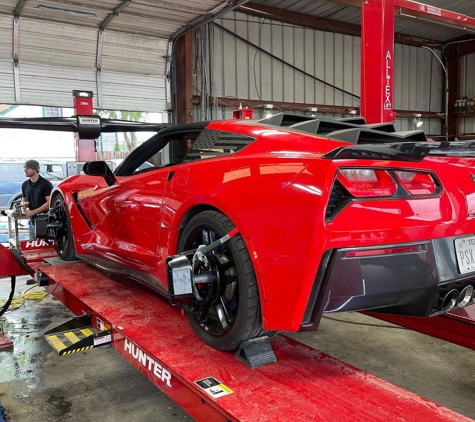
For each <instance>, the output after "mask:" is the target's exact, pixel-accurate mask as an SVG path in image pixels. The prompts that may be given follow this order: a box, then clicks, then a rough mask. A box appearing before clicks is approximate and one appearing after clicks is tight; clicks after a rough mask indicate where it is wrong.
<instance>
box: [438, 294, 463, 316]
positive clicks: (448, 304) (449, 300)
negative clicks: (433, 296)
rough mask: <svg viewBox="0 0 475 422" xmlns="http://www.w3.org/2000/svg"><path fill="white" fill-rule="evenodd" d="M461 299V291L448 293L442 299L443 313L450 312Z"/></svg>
mask: <svg viewBox="0 0 475 422" xmlns="http://www.w3.org/2000/svg"><path fill="white" fill-rule="evenodd" d="M458 297H459V291H458V290H457V289H452V290H451V291H450V292H448V293H447V294H446V295H445V296H444V298H443V299H442V306H441V308H442V312H447V311H450V310H451V309H452V308H453V307H454V306H455V305H456V304H457V299H458Z"/></svg>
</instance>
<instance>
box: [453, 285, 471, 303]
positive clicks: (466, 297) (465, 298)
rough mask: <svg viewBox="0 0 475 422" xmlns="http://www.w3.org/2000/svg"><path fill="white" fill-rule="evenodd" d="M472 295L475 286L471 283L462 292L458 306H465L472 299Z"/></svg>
mask: <svg viewBox="0 0 475 422" xmlns="http://www.w3.org/2000/svg"><path fill="white" fill-rule="evenodd" d="M472 296H473V286H472V285H470V284H469V285H468V286H466V287H465V288H464V289H463V290H462V291H461V292H460V295H459V298H458V300H457V306H459V307H460V308H463V307H464V306H466V305H468V302H470V301H471V300H472Z"/></svg>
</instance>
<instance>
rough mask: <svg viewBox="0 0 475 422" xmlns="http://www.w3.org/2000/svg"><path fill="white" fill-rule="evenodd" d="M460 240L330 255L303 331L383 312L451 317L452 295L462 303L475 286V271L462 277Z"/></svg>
mask: <svg viewBox="0 0 475 422" xmlns="http://www.w3.org/2000/svg"><path fill="white" fill-rule="evenodd" d="M455 239H456V238H455V237H449V238H443V239H434V240H431V241H425V242H414V243H407V244H397V245H385V246H377V247H369V248H344V249H334V250H331V251H327V252H326V254H325V255H324V256H323V258H322V260H321V263H320V267H319V269H318V271H317V275H316V277H315V281H314V285H313V288H312V293H311V294H310V299H309V301H308V304H307V308H306V312H305V316H304V319H303V322H302V326H301V330H315V329H316V328H317V327H318V324H319V321H320V318H321V315H322V313H333V312H346V311H362V310H377V311H378V312H380V313H392V314H398V315H408V316H419V317H429V316H434V315H438V314H441V313H443V312H446V311H447V310H448V309H447V304H446V303H444V299H446V296H447V293H448V292H450V291H452V290H454V289H456V290H457V292H452V294H451V295H452V297H454V296H457V299H458V294H459V293H460V292H462V290H463V289H464V288H465V287H466V286H468V285H471V286H475V272H471V273H468V274H460V272H459V269H458V264H457V259H456V256H455V246H454V242H455ZM469 289H470V288H469ZM457 293H458V294H457ZM446 300H447V299H446ZM472 303H473V300H470V301H468V304H469V305H470V304H472ZM459 304H460V305H461V306H462V305H466V304H465V303H462V302H460V303H459ZM457 307H458V305H457V303H455V305H454V307H453V308H452V309H455V308H457Z"/></svg>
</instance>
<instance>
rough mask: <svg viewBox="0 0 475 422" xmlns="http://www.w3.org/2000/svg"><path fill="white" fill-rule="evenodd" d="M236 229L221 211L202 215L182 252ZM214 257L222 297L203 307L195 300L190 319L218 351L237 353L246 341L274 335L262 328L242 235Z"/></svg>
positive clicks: (188, 313) (204, 292)
mask: <svg viewBox="0 0 475 422" xmlns="http://www.w3.org/2000/svg"><path fill="white" fill-rule="evenodd" d="M233 228H234V224H233V223H232V222H231V220H230V219H229V218H228V217H226V216H225V215H224V214H222V213H220V212H217V211H204V212H201V213H200V214H197V215H196V216H195V217H193V218H192V219H191V220H190V221H189V222H188V224H187V225H186V227H185V229H184V230H183V233H182V235H181V237H180V241H179V244H178V251H179V252H183V251H186V250H192V249H196V248H197V247H198V246H199V245H202V244H210V243H211V242H213V241H214V240H217V239H219V238H221V237H222V236H224V235H225V234H227V233H229V232H230V231H231V230H232V229H233ZM213 254H214V255H215V257H216V261H217V267H218V272H219V277H220V280H221V282H220V289H219V292H218V298H217V299H216V300H215V301H214V302H213V303H212V304H209V302H208V304H205V305H201V304H199V303H198V302H197V301H195V302H194V303H192V304H191V305H189V306H185V313H186V316H187V318H188V320H189V322H190V324H191V326H192V328H193V330H194V331H195V333H196V334H197V335H198V336H199V337H200V338H201V340H203V341H204V342H205V343H206V344H208V345H209V346H211V347H213V348H214V349H218V350H234V349H237V348H238V347H239V344H240V343H241V341H242V340H247V339H250V338H254V337H259V336H263V335H271V334H272V333H271V332H268V331H265V330H263V329H262V317H261V305H260V301H259V291H258V287H257V279H256V275H255V273H254V267H253V265H252V262H251V258H250V257H249V253H248V251H247V248H246V245H245V243H244V241H243V239H242V237H241V235H240V234H237V235H235V236H234V237H233V238H232V239H230V240H228V241H227V242H226V243H225V244H224V245H222V246H220V247H219V248H217V249H216V250H215V251H214V252H213ZM207 289H209V287H206V285H204V286H201V287H200V286H198V290H199V293H200V295H202V296H203V297H205V296H206V295H207V293H209V292H207ZM218 310H219V311H221V312H218ZM223 310H224V312H223ZM219 314H221V318H220V317H219ZM223 315H224V316H223Z"/></svg>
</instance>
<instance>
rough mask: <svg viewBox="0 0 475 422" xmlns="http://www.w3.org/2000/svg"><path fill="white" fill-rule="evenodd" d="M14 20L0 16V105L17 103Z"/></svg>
mask: <svg viewBox="0 0 475 422" xmlns="http://www.w3.org/2000/svg"><path fill="white" fill-rule="evenodd" d="M12 40H13V19H11V18H6V17H4V16H0V103H6V104H12V103H13V102H14V101H15V89H14V85H13V59H12Z"/></svg>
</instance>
